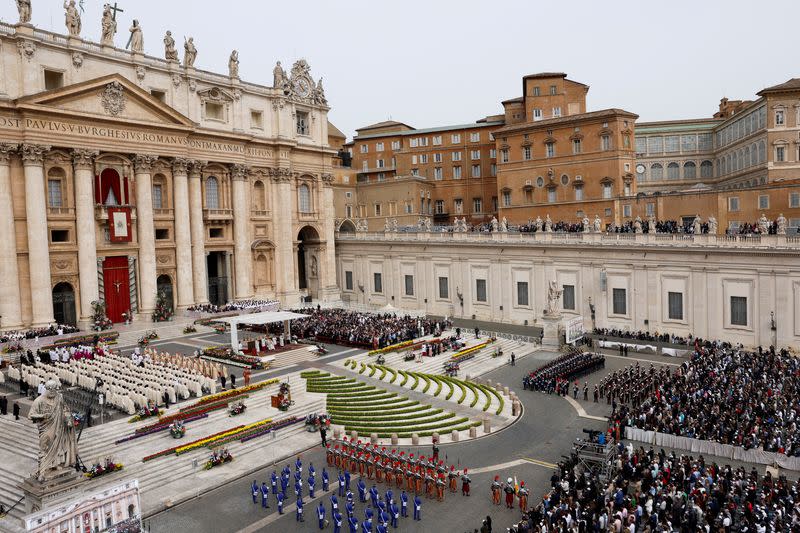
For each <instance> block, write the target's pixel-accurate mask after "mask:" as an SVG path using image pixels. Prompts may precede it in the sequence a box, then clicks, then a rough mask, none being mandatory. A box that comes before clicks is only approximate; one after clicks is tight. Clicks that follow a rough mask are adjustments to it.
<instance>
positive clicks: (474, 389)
mask: <svg viewBox="0 0 800 533" xmlns="http://www.w3.org/2000/svg"><path fill="white" fill-rule="evenodd" d="M464 385H466V387H467V388H468V389H469V390H471V391H472V395H473V396H474V398H472V402H471V403H470V404H469V406H470V407H475V405H476V404H477V403H478V400H479V399H480V394H478V388H477V387H476V386H475V385H473V384H472V383H470V382H469V381H465V382H464Z"/></svg>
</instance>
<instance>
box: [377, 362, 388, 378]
mask: <svg viewBox="0 0 800 533" xmlns="http://www.w3.org/2000/svg"><path fill="white" fill-rule="evenodd" d="M378 370H380V371H381V376H380V377H379V378H378V379H379V380H381V381H383V378H385V377H386V372H387V369H386V367H385V366H381V367H378Z"/></svg>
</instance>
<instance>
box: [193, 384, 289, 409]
mask: <svg viewBox="0 0 800 533" xmlns="http://www.w3.org/2000/svg"><path fill="white" fill-rule="evenodd" d="M279 381H280V379H279V378H272V379H268V380H266V381H262V382H260V383H254V384H253V385H248V386H247V387H240V388H238V389H232V390H227V391H223V392H218V393H216V394H212V395H210V396H203V397H202V398H201V399H200V400H199V401H198V402H197V403H198V404H204V403H210V402H216V401H219V400H223V399H225V398H229V397H231V396H239V395H241V394H247V393H248V392H252V391H256V390H259V389H263V388H264V387H267V386H269V385H274V384H275V383H278V382H279Z"/></svg>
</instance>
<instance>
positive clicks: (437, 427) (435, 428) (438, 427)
mask: <svg viewBox="0 0 800 533" xmlns="http://www.w3.org/2000/svg"><path fill="white" fill-rule="evenodd" d="M468 420H469V418H466V417H462V418H457V419H455V420H449V421H448V423H445V424H434V425H429V424H425V425H420V426H410V427H407V426H387V427H384V428H375V427H371V426H345V427H344V429H345V431H358V432H359V433H363V434H369V433H371V432H374V431H375V430H376V429H382V430H383V433H385V434H391V433H397V432H396V431H392V430H395V429H400V430H402V431H403V432H405V433H404V434H408V435H409V436H410V435H411V434H412V433H417V432H420V431H431V432H440V433H441V432H442V430H446V429H448V428H453V427H458V426H460V425H462V424H464V422H467V421H468ZM398 436H399V435H398Z"/></svg>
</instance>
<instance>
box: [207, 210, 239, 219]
mask: <svg viewBox="0 0 800 533" xmlns="http://www.w3.org/2000/svg"><path fill="white" fill-rule="evenodd" d="M232 218H233V209H203V220H231V219H232Z"/></svg>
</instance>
